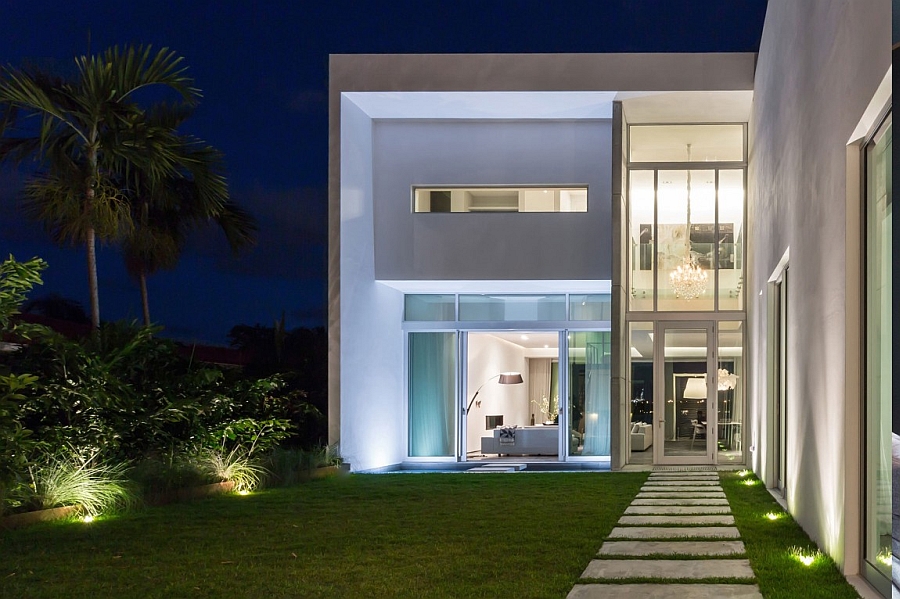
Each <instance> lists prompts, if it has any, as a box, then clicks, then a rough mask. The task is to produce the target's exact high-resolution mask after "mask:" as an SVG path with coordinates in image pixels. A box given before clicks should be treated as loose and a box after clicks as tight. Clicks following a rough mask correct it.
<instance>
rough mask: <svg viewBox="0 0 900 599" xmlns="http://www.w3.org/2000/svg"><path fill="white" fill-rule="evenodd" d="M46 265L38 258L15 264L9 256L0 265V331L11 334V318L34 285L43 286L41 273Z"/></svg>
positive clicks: (13, 259)
mask: <svg viewBox="0 0 900 599" xmlns="http://www.w3.org/2000/svg"><path fill="white" fill-rule="evenodd" d="M45 268H47V263H46V262H44V261H43V260H42V259H40V258H32V259H31V260H29V261H27V262H17V261H16V259H15V258H14V257H13V256H12V255H10V256H9V258H8V259H6V260H4V261H3V262H2V263H0V331H3V332H11V330H12V328H13V326H14V325H13V322H12V321H11V319H12V317H13V316H15V315H16V314H19V313H20V312H19V311H20V308H21V306H22V303H23V302H24V301H25V298H26V297H27V296H28V293H30V292H31V290H32V289H33V288H34V286H35V285H41V284H43V281H42V280H41V272H42V271H43V270H44V269H45Z"/></svg>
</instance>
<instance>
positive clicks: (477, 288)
mask: <svg viewBox="0 0 900 599" xmlns="http://www.w3.org/2000/svg"><path fill="white" fill-rule="evenodd" d="M376 282H377V283H380V284H381V285H385V286H387V287H390V288H392V289H396V290H397V291H402V292H403V293H456V294H466V293H498V294H500V293H560V294H562V293H568V294H579V293H596V294H608V293H612V281H611V280H609V279H598V280H595V281H586V280H580V281H559V280H531V281H527V280H509V281H498V280H491V281H487V280H483V281H471V280H469V281H462V280H458V279H454V280H440V281H439V280H418V281H398V280H383V279H378V280H377V281H376Z"/></svg>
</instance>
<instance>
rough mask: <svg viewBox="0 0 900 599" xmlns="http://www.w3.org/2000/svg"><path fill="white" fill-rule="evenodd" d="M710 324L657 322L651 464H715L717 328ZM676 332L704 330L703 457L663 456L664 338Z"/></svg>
mask: <svg viewBox="0 0 900 599" xmlns="http://www.w3.org/2000/svg"><path fill="white" fill-rule="evenodd" d="M716 324H717V323H716V321H713V320H657V321H656V322H654V325H653V329H654V336H655V339H654V343H653V421H654V426H653V463H654V464H659V465H677V464H685V465H687V464H692V465H699V464H704V465H705V464H716V459H717V458H716V454H717V451H716V449H717V443H718V430H719V427H718V420H719V416H718V402H717V401H716V395H715V393H716V389H717V385H718V382H717V380H716V374H717V370H716V365H717V364H718V361H717V360H718V357H717V354H718V343H717V326H716ZM679 329H682V330H683V329H705V330H706V347H707V353H706V372H707V375H706V383H707V384H706V453H705V454H704V455H693V456H667V455H665V432H666V428H665V406H666V396H665V395H666V385H665V335H666V331H669V330H679Z"/></svg>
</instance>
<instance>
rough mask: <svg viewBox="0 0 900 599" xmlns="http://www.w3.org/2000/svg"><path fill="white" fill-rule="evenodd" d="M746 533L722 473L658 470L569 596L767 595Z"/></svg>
mask: <svg viewBox="0 0 900 599" xmlns="http://www.w3.org/2000/svg"><path fill="white" fill-rule="evenodd" d="M740 536H741V535H740V534H739V533H738V529H737V528H735V526H734V517H733V516H732V515H731V507H730V506H729V505H728V499H726V497H725V493H724V491H722V486H721V485H720V484H719V475H718V473H717V472H712V471H684V472H679V471H661V472H653V473H652V474H650V478H649V479H648V480H647V482H646V483H645V484H644V486H643V487H642V488H641V491H640V492H639V493H638V494H637V497H635V498H634V501H632V502H631V505H630V506H629V507H628V508H627V509H626V510H625V514H624V515H622V517H621V518H619V522H618V524H617V526H616V527H615V528H613V530H612V532H611V533H610V534H609V537H607V539H606V541H605V542H604V543H603V545H602V546H601V547H600V551H599V552H598V553H597V557H596V558H595V559H593V560H591V563H590V564H588V567H587V568H585V570H584V573H582V575H581V578H582V579H584V583H583V584H576V585H575V586H574V587H573V588H572V591H571V592H570V593H569V595H568V597H567V599H612V598H614V599H669V598H673V599H722V598H726V597H733V598H736V599H762V595H761V594H760V592H759V587H758V586H757V585H756V584H754V580H755V577H754V575H753V570H752V569H751V568H750V562H749V560H747V558H746V557H745V549H744V543H743V542H742V541H741V540H740ZM672 558H675V559H672ZM710 578H716V579H719V580H723V579H725V580H728V579H730V581H728V582H724V583H723V582H716V583H707V582H704V580H705V579H710ZM629 579H652V582H626V581H628V580H629ZM693 580H696V581H697V582H691V581H693ZM731 581H733V582H731Z"/></svg>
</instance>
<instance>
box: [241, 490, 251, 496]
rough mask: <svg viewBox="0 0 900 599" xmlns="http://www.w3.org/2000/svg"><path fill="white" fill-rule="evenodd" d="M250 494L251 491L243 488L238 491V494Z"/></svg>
mask: <svg viewBox="0 0 900 599" xmlns="http://www.w3.org/2000/svg"><path fill="white" fill-rule="evenodd" d="M249 494H250V491H248V490H246V489H241V490H240V491H238V495H249Z"/></svg>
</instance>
